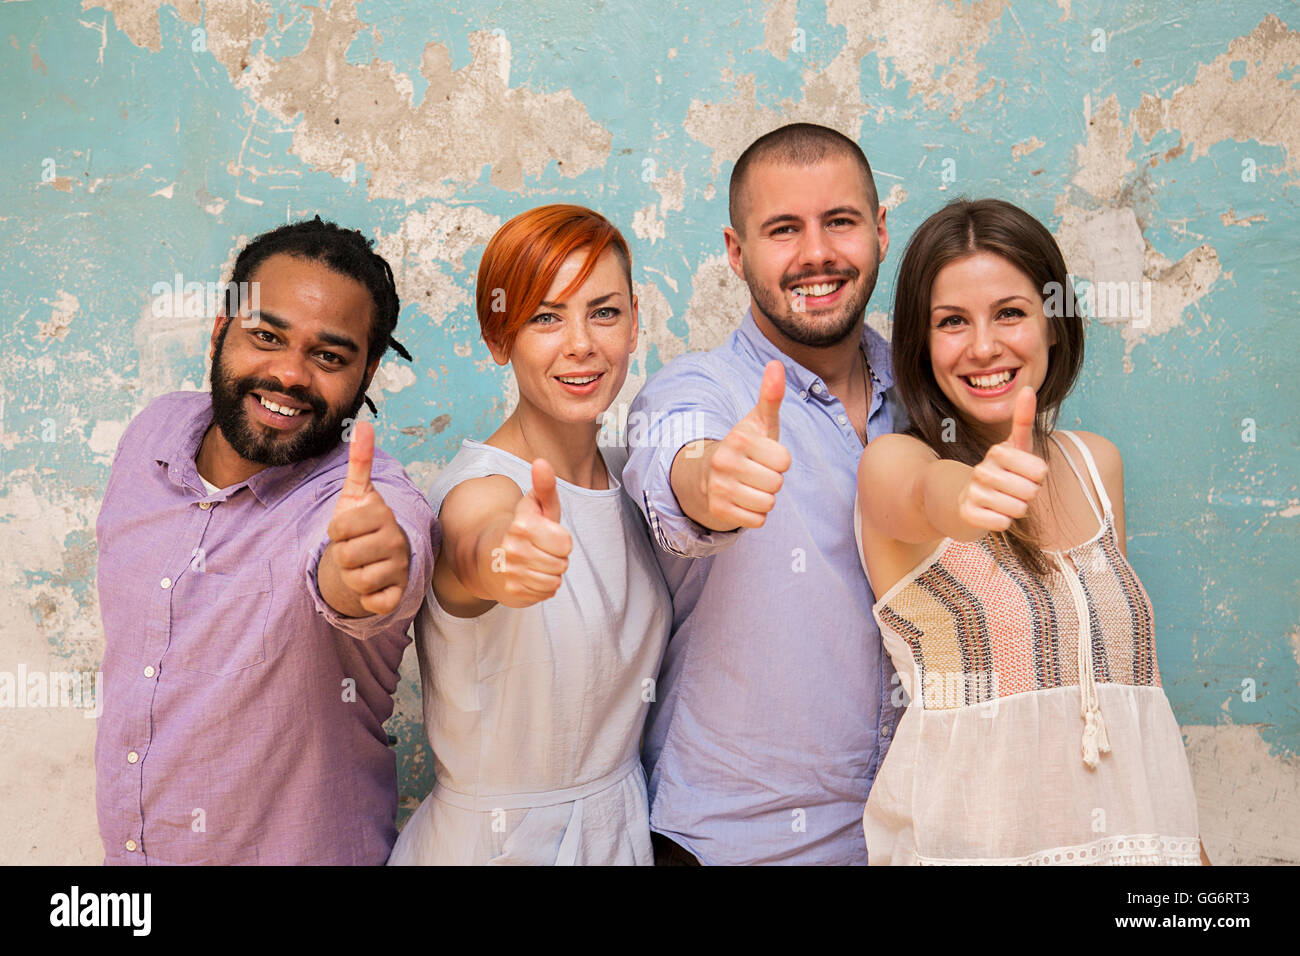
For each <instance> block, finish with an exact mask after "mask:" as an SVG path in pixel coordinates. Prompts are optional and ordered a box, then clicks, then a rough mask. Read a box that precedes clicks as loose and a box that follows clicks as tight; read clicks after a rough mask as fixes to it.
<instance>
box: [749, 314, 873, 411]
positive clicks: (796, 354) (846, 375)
mask: <svg viewBox="0 0 1300 956" xmlns="http://www.w3.org/2000/svg"><path fill="white" fill-rule="evenodd" d="M751 313H752V314H753V316H754V324H755V325H757V326H758V330H759V331H760V332H762V333H763V337H764V338H766V339H767V340H768V341H769V342H771V343H772V345H773V346H774V347H775V348H776V349H777V350H778V351H780V352H783V353H785V354H786V355H788V356H790V358H792V359H794V361H796V362H798V363H799V364H800V365H802V366H803V367H804V368H806V369H807V370H808V371H810V372H812V373H813V374H814V375H816V376H817V377H818V378H820V379H821V380H822V381H823V382H825V383H826V388H827V390H828V391H830V393H831V394H832V395H834V396H835V397H836V398H838V399H839V400H840V401H841V402H844V403H845V404H846V405H847V404H848V402H847V400H846V399H847V396H848V395H849V390H850V389H851V388H856V387H857V386H856V384H855V383H856V382H857V381H858V378H859V377H860V375H861V368H862V358H861V355H860V353H861V351H862V322H863V319H862V318H861V317H859V318H858V321H857V322H855V323H853V329H852V331H851V332H850V333H849V334H848V335H846V336H845V337H844V338H843V339H841V340H840V341H839V342H836V343H835V344H834V345H828V346H824V347H821V348H818V347H815V346H811V345H803V344H802V343H799V342H796V341H794V340H793V339H791V338H789V337H787V336H786V335H784V334H783V333H782V332H781V330H780V329H778V328H777V327H776V326H774V325H773V324H772V323H771V322H769V321H768V320H767V317H766V316H764V315H763V314H762V312H760V311H759V309H758V308H757V307H751Z"/></svg>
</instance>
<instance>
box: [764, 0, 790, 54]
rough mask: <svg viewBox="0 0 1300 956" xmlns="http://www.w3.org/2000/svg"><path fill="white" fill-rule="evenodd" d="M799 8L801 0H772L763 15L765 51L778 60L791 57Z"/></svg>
mask: <svg viewBox="0 0 1300 956" xmlns="http://www.w3.org/2000/svg"><path fill="white" fill-rule="evenodd" d="M798 7H799V0H771V2H770V3H769V4H768V6H767V12H766V13H764V14H763V49H765V50H767V52H769V53H771V54H772V55H773V56H774V57H776V58H777V59H778V60H782V61H784V60H785V59H786V58H787V57H789V55H790V52H791V48H792V47H793V46H794V40H795V32H794V31H795V27H796V26H797V23H796V20H795V15H796V14H797V13H798Z"/></svg>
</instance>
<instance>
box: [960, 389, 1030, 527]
mask: <svg viewBox="0 0 1300 956" xmlns="http://www.w3.org/2000/svg"><path fill="white" fill-rule="evenodd" d="M1037 401H1038V400H1037V398H1036V396H1035V395H1034V390H1033V389H1032V388H1029V387H1027V386H1026V387H1025V388H1022V389H1021V390H1020V394H1018V395H1017V396H1016V408H1015V412H1014V414H1013V417H1012V420H1011V435H1010V436H1009V437H1008V438H1007V440H1006V441H1004V442H999V443H998V444H996V445H994V446H993V447H991V448H990V449H989V450H988V453H987V454H985V456H984V460H983V461H981V462H980V463H979V464H978V465H976V466H975V467H974V468H972V469H971V473H970V479H969V480H968V481H967V482H966V486H965V487H964V488H963V489H962V490H961V493H960V495H959V496H958V503H957V510H958V514H959V515H960V517H961V519H962V520H963V521H965V522H966V523H967V524H969V525H971V526H972V527H975V528H983V529H984V530H986V531H1006V530H1007V528H1009V527H1011V522H1013V521H1015V520H1016V519H1017V518H1023V517H1024V516H1025V515H1026V514H1028V513H1029V503H1030V502H1031V501H1033V500H1034V498H1036V497H1037V496H1038V492H1039V491H1040V490H1041V489H1042V487H1043V482H1044V481H1046V480H1047V462H1045V461H1043V459H1041V458H1039V457H1038V456H1037V455H1035V454H1034V412H1035V409H1036V406H1037Z"/></svg>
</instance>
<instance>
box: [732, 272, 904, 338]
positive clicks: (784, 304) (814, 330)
mask: <svg viewBox="0 0 1300 956" xmlns="http://www.w3.org/2000/svg"><path fill="white" fill-rule="evenodd" d="M748 274H749V270H746V275H748ZM860 274H861V273H859V272H858V270H857V269H846V270H845V271H843V272H827V271H824V270H823V271H821V272H816V273H813V272H810V273H808V274H806V275H802V276H798V275H795V276H782V277H781V283H780V286H779V288H780V289H788V288H790V287H791V286H793V285H796V284H798V283H799V281H800V280H802V279H811V278H812V277H813V276H814V275H816V276H834V277H835V278H837V279H844V280H845V281H846V282H852V281H853V280H854V279H856V278H858V276H859V275H860ZM879 275H880V264H879V263H875V264H874V265H872V267H871V272H870V273H868V275H867V276H866V280H865V281H864V282H863V283H862V286H861V288H860V289H859V291H858V294H857V295H855V296H853V297H852V298H850V299H845V301H844V302H843V303H842V304H841V305H839V306H838V307H837V311H835V312H834V313H833V314H832V315H831V316H830V317H829V320H828V324H826V325H821V326H813V325H812V324H811V323H809V322H807V321H806V320H802V321H801V320H800V318H799V316H800V315H803V316H807V315H809V314H810V313H808V312H796V311H795V309H794V306H793V304H792V303H791V302H790V301H789V300H788V299H786V298H784V297H783V296H782V294H781V293H780V292H777V293H773V292H772V290H770V289H768V288H767V287H765V286H759V285H757V284H756V283H754V282H747V283H746V284H747V285H748V286H749V294H750V295H751V296H753V297H754V302H755V304H756V305H757V306H758V309H759V311H760V312H762V313H763V315H764V317H765V318H766V319H767V320H768V321H769V322H771V323H772V325H774V326H775V327H776V329H777V331H778V332H780V333H781V334H782V335H784V336H785V337H786V338H788V339H790V340H791V341H792V342H797V343H799V344H800V345H806V346H808V347H809V348H815V349H823V348H828V347H830V346H832V345H838V344H839V343H840V342H843V341H844V340H845V339H846V338H848V337H849V336H850V335H852V334H853V329H854V326H856V325H857V323H858V320H859V319H861V318H862V314H863V313H864V312H865V311H866V309H867V303H868V302H869V301H870V300H871V293H873V292H874V291H876V278H877V277H878V276H879Z"/></svg>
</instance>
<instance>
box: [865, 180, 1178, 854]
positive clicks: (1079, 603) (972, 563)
mask: <svg viewBox="0 0 1300 956" xmlns="http://www.w3.org/2000/svg"><path fill="white" fill-rule="evenodd" d="M892 349H893V359H894V363H893V364H894V378H895V382H896V386H897V388H898V391H899V397H900V398H901V399H902V401H903V405H904V407H905V408H906V409H907V413H908V417H909V418H910V420H911V423H912V427H911V430H910V431H909V432H908V433H906V434H902V435H884V436H881V437H880V438H878V439H876V440H875V441H873V442H872V443H871V444H870V445H869V446H868V447H867V450H866V451H865V452H863V455H862V463H861V466H860V467H859V471H858V507H859V512H860V522H859V525H858V530H859V534H860V536H861V542H860V543H861V548H862V556H863V563H864V567H865V568H866V570H867V574H868V577H869V578H870V579H871V584H872V587H873V590H874V591H875V593H876V594H877V595H878V597H879V599H878V600H877V602H876V605H875V608H874V611H875V616H876V620H877V621H879V623H880V631H881V634H882V636H883V637H884V641H885V647H886V649H887V650H888V651H889V655H890V657H891V658H892V659H893V661H894V666H895V668H896V669H897V670H898V673H899V676H900V677H901V678H902V681H903V684H904V685H905V687H906V689H907V690H908V691H909V693H910V695H911V703H910V704H909V705H908V708H907V711H906V712H905V713H904V714H903V718H902V720H901V721H900V722H899V725H898V732H897V734H896V735H895V738H894V741H893V744H892V745H891V748H890V751H889V754H888V756H887V757H886V758H885V761H884V764H883V765H882V766H881V769H880V773H879V775H878V776H877V777H876V781H875V784H874V785H873V787H872V789H871V794H870V796H869V797H868V799H867V805H866V811H865V813H864V816H863V824H864V828H865V832H866V841H867V854H868V858H869V862H871V863H874V864H879V863H1002V864H1008V863H1028V864H1078V863H1127V864H1132V863H1151V864H1171V863H1187V864H1194V863H1197V862H1198V860H1199V859H1201V858H1202V856H1203V851H1202V850H1201V847H1200V841H1199V833H1198V829H1197V817H1196V795H1195V794H1194V793H1193V791H1192V780H1191V774H1190V772H1189V770H1188V766H1187V756H1186V754H1185V753H1184V752H1183V741H1182V736H1181V734H1180V732H1179V729H1178V723H1177V721H1175V719H1174V715H1173V712H1172V710H1171V709H1170V707H1169V701H1168V700H1167V699H1166V698H1165V694H1164V691H1163V689H1162V688H1161V684H1160V672H1159V670H1158V668H1157V667H1156V649H1155V624H1154V619H1153V616H1152V610H1151V603H1150V601H1149V600H1148V599H1147V595H1146V591H1145V590H1143V588H1142V584H1141V582H1139V581H1138V578H1137V574H1136V573H1134V571H1133V567H1132V566H1131V565H1130V564H1129V563H1128V559H1127V557H1126V556H1125V545H1124V479H1123V466H1122V464H1121V462H1120V455H1119V451H1118V450H1116V448H1115V446H1114V445H1112V444H1111V443H1110V442H1109V441H1107V440H1106V439H1105V438H1102V437H1101V436H1100V435H1094V434H1091V433H1089V432H1067V431H1054V428H1053V426H1054V423H1055V420H1056V414H1057V410H1058V409H1059V408H1060V404H1061V402H1062V400H1063V399H1064V398H1065V396H1066V395H1067V394H1068V393H1069V391H1070V388H1071V386H1072V385H1073V384H1074V380H1075V378H1076V377H1077V376H1078V374H1079V369H1080V367H1081V365H1082V363H1083V321H1082V319H1081V317H1080V315H1079V313H1078V310H1077V308H1076V307H1075V302H1074V295H1073V289H1072V287H1071V285H1070V279H1069V277H1068V275H1067V274H1066V269H1065V262H1064V260H1063V259H1062V257H1061V252H1060V249H1058V248H1057V245H1056V242H1055V240H1054V239H1053V238H1052V234H1051V233H1050V232H1048V231H1047V229H1046V228H1045V227H1044V226H1043V225H1042V224H1041V223H1039V222H1038V221H1037V220H1036V219H1034V218H1033V217H1032V216H1030V215H1029V214H1028V213H1026V212H1024V211H1023V210H1021V209H1018V208H1017V207H1015V206H1012V205H1010V204H1009V203H1005V202H1001V201H999V200H992V199H984V200H979V201H976V202H968V201H964V200H959V201H957V202H955V203H951V204H949V205H948V206H947V207H945V208H944V209H942V210H940V211H939V212H937V213H935V214H934V215H933V216H931V217H930V218H929V219H927V220H926V221H925V222H924V223H923V224H922V225H921V227H920V228H919V229H918V230H917V231H916V234H915V235H914V236H913V237H912V240H911V242H910V243H909V244H908V248H907V251H906V253H904V255H903V261H902V264H901V265H900V266H899V277H898V284H897V291H896V299H895V304H894V332H893V343H892Z"/></svg>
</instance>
